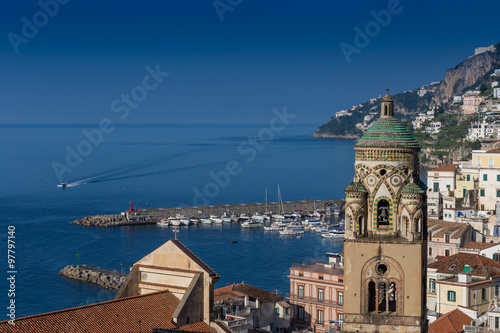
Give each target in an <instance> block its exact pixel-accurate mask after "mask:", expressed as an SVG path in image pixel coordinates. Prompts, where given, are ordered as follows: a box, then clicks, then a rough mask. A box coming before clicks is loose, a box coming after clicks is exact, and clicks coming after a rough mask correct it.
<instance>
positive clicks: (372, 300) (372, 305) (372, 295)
mask: <svg viewBox="0 0 500 333" xmlns="http://www.w3.org/2000/svg"><path fill="white" fill-rule="evenodd" d="M376 304H377V292H376V290H375V282H373V281H370V282H369V283H368V311H369V312H374V311H375V310H376V309H377V307H376Z"/></svg>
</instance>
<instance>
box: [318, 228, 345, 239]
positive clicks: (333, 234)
mask: <svg viewBox="0 0 500 333" xmlns="http://www.w3.org/2000/svg"><path fill="white" fill-rule="evenodd" d="M321 237H323V238H345V233H344V231H343V230H330V231H329V232H325V233H323V234H321Z"/></svg>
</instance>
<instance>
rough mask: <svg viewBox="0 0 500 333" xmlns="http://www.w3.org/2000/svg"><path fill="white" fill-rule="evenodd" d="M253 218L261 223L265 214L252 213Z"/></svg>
mask: <svg viewBox="0 0 500 333" xmlns="http://www.w3.org/2000/svg"><path fill="white" fill-rule="evenodd" d="M252 220H255V221H258V222H259V223H262V222H264V216H263V215H260V214H254V215H252Z"/></svg>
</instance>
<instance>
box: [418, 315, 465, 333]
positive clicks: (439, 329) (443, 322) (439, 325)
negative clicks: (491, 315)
mask: <svg viewBox="0 0 500 333" xmlns="http://www.w3.org/2000/svg"><path fill="white" fill-rule="evenodd" d="M473 320H474V319H472V318H471V317H469V316H468V315H466V314H465V313H463V312H462V311H460V310H459V309H455V310H453V311H450V312H448V313H446V314H444V315H442V316H441V317H439V318H438V319H436V320H435V321H434V322H433V323H432V324H430V325H429V330H428V332H429V333H443V332H446V333H449V332H451V333H454V332H457V333H458V332H463V331H464V325H467V326H469V325H470V323H471V321H473Z"/></svg>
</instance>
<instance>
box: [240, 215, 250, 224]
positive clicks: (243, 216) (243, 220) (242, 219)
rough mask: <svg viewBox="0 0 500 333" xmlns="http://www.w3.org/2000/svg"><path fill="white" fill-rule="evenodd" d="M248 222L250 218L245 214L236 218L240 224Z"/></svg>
mask: <svg viewBox="0 0 500 333" xmlns="http://www.w3.org/2000/svg"><path fill="white" fill-rule="evenodd" d="M249 220H250V216H248V215H247V214H241V215H240V217H239V218H238V222H240V223H243V222H247V221H249Z"/></svg>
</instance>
